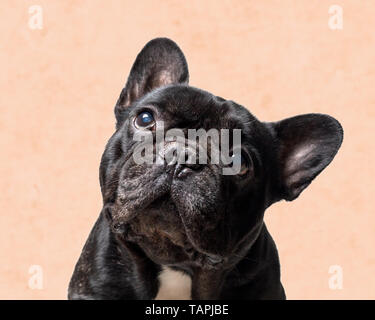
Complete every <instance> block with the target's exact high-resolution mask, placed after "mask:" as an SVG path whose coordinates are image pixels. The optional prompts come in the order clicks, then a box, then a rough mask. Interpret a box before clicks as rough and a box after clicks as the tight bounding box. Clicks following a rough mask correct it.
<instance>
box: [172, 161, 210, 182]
mask: <svg viewBox="0 0 375 320" xmlns="http://www.w3.org/2000/svg"><path fill="white" fill-rule="evenodd" d="M202 167H203V166H202V165H201V164H198V163H197V164H190V163H178V164H177V165H176V168H175V171H174V176H175V177H176V178H178V179H184V178H186V177H187V176H188V175H190V174H192V173H194V172H197V171H199V170H201V169H202Z"/></svg>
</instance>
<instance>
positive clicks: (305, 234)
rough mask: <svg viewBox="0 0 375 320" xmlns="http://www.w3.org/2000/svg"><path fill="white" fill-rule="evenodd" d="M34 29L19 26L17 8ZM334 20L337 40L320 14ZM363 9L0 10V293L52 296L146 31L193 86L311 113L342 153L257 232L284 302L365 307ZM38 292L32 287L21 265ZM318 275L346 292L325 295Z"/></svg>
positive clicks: (158, 4)
mask: <svg viewBox="0 0 375 320" xmlns="http://www.w3.org/2000/svg"><path fill="white" fill-rule="evenodd" d="M34 4H39V5H41V6H42V8H43V10H44V11H43V13H44V27H43V29H42V30H31V29H30V28H29V27H28V19H29V13H28V8H29V6H30V5H34ZM332 4H339V5H341V6H342V7H343V10H344V29H343V30H331V29H330V28H329V27H328V19H329V16H330V15H329V14H328V9H329V7H330V5H332ZM374 17H375V2H374V1H358V0H351V1H349V0H338V1H334V2H333V1H325V0H320V1H310V0H295V1H292V0H284V1H277V0H268V1H263V0H258V1H247V0H244V1H239V0H236V1H224V0H220V1H217V0H210V1H208V0H204V1H177V0H175V1H172V0H168V1H141V0H137V1H109V0H106V1H99V0H86V1H73V0H71V1H58V0H38V1H28V0H16V1H10V0H7V1H4V0H3V1H1V2H0V45H1V48H0V88H1V91H0V107H1V112H0V128H1V135H0V152H1V157H0V175H1V179H0V207H1V216H0V224H1V232H0V261H1V264H0V298H3V299H11V298H18V299H65V298H66V292H67V286H68V282H69V279H70V276H71V274H72V271H73V268H74V265H75V263H76V261H77V259H78V256H79V254H80V252H81V249H82V246H83V244H84V241H85V240H86V238H87V236H88V233H89V231H90V229H91V227H92V226H93V223H94V221H95V220H96V218H97V216H98V214H99V211H100V209H101V195H100V189H99V181H98V167H99V161H100V156H101V154H102V152H103V150H104V146H105V143H106V141H107V139H108V138H109V137H110V135H111V134H112V132H113V131H114V116H113V106H114V104H115V102H116V100H117V98H118V95H119V93H120V90H121V89H122V87H123V85H124V83H125V81H126V78H127V75H128V72H129V70H130V67H131V65H132V63H133V62H134V59H135V57H136V54H137V53H138V52H139V51H140V50H141V48H142V47H143V46H144V45H145V43H146V42H147V41H149V40H150V39H152V38H154V37H157V36H167V37H170V38H171V39H173V40H175V41H176V42H177V43H178V44H179V45H180V47H181V48H182V50H183V51H184V52H185V54H186V58H187V61H188V63H189V67H190V75H191V84H192V85H193V86H196V87H200V88H202V89H206V90H208V91H211V92H212V93H214V94H217V95H220V96H223V97H225V98H227V99H232V100H234V101H236V102H238V103H240V104H242V105H244V106H246V107H248V108H249V109H250V110H251V111H252V112H253V113H254V114H255V115H256V116H257V117H258V118H259V119H261V120H264V121H276V120H280V119H282V118H285V117H289V116H294V115H296V114H302V113H309V112H321V113H328V114H330V115H332V116H334V117H335V118H337V119H338V120H339V121H340V122H341V123H342V125H343V127H344V130H345V137H344V143H343V146H342V148H341V150H340V151H339V153H338V155H337V157H336V158H335V159H334V161H333V163H332V164H331V165H330V166H329V167H328V168H327V169H326V170H325V171H324V172H323V173H322V174H321V175H320V176H319V177H318V178H317V179H316V180H315V181H314V182H313V184H312V185H311V186H310V187H309V188H308V189H307V190H306V191H305V192H304V193H303V194H302V195H301V197H300V198H299V199H297V200H296V201H294V202H291V203H286V202H281V203H278V204H275V205H274V206H273V207H272V208H270V209H269V210H268V212H267V214H266V222H267V224H268V227H269V230H270V232H271V234H272V235H273V237H274V239H275V241H276V243H277V245H278V248H279V253H280V259H281V266H282V281H283V284H284V286H285V290H286V294H287V297H288V298H289V299H316V298H318V299H342V298H347V299H350V298H353V299H359V298H363V299H369V298H372V299H374V298H375V277H374V272H375V250H374V243H375V213H374V205H373V202H374V196H373V191H374V187H373V181H374V166H373V163H374V159H375V148H374V147H375V146H374V137H373V132H374V123H375V108H374V104H375V90H374V86H375V60H374V58H375V32H374V30H375V19H374ZM34 264H37V265H40V266H41V267H42V268H43V273H44V284H43V285H44V288H43V289H42V290H37V289H34V290H33V289H30V288H29V286H28V281H29V277H30V276H31V275H30V274H29V273H28V270H29V267H30V265H34ZM331 265H340V266H341V267H342V268H343V289H342V290H331V289H330V288H329V286H328V280H329V277H330V276H331V274H329V273H328V269H329V267H330V266H331Z"/></svg>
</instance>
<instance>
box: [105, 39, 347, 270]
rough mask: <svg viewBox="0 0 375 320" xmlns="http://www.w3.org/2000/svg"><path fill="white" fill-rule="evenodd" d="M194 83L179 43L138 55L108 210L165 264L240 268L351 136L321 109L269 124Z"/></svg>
mask: <svg viewBox="0 0 375 320" xmlns="http://www.w3.org/2000/svg"><path fill="white" fill-rule="evenodd" d="M188 79H189V73H188V67H187V63H186V60H185V57H184V55H183V53H182V52H181V50H180V49H179V48H178V46H177V45H176V44H175V43H174V42H173V41H171V40H168V39H164V38H159V39H155V40H152V41H150V42H149V43H148V44H147V45H146V46H145V47H144V48H143V50H142V51H141V52H140V53H139V55H138V56H137V59H136V61H135V63H134V65H133V67H132V69H131V72H130V75H129V78H128V81H127V84H126V86H125V88H124V89H123V90H122V92H121V95H120V97H119V99H118V101H117V104H116V107H115V115H116V121H117V125H116V132H115V133H114V135H113V136H112V137H111V139H110V140H109V142H108V144H107V147H106V149H105V152H104V154H103V158H102V162H101V166H100V183H101V189H102V194H103V200H104V209H103V210H104V211H105V214H106V217H107V218H108V219H109V222H110V224H111V226H112V228H113V232H115V233H118V234H119V235H120V236H122V237H123V238H124V239H126V240H127V241H133V242H136V243H137V244H138V245H139V246H140V247H142V249H143V250H144V251H145V252H146V253H147V255H148V256H149V257H150V258H151V259H153V260H154V261H155V262H157V263H161V264H170V265H173V264H182V263H191V264H198V265H200V266H203V267H206V266H207V267H208V266H209V267H214V266H215V265H220V264H231V263H233V262H234V261H236V260H237V259H239V258H240V257H241V256H242V254H243V253H244V252H245V251H246V250H248V248H249V247H250V246H251V244H252V243H253V242H254V241H255V240H256V238H257V236H258V234H259V232H260V230H261V228H262V224H263V214H264V211H265V209H266V208H267V207H268V206H270V205H271V204H272V203H274V202H276V201H278V200H281V199H285V200H294V199H295V198H297V197H298V196H299V194H300V193H301V192H302V191H303V190H304V189H305V188H306V187H307V186H308V185H309V184H310V183H311V181H312V180H313V179H314V178H315V177H316V176H317V175H318V174H319V173H320V172H321V171H322V170H323V169H324V168H325V167H326V166H327V165H328V164H329V163H330V162H331V161H332V159H333V157H334V156H335V154H336V152H337V150H338V149H339V147H340V145H341V141H342V135H343V132H342V128H341V126H340V124H339V123H338V122H337V121H336V120H335V119H333V118H332V117H330V116H327V115H322V114H307V115H301V116H297V117H293V118H289V119H285V120H282V121H280V122H274V123H265V122H260V121H259V120H258V119H256V118H255V117H254V116H253V115H252V114H251V113H250V112H249V111H248V110H247V109H245V108H244V107H242V106H240V105H238V104H236V103H235V102H233V101H230V100H225V99H222V98H220V97H217V96H215V95H213V94H211V93H208V92H206V91H202V90H200V89H197V88H194V87H191V86H189V85H188ZM171 132H172V134H170V133H171ZM191 132H193V133H203V135H198V136H197V135H196V136H194V135H192V136H191V135H190V133H191ZM223 133H226V134H227V139H225V137H226V136H225V134H223ZM181 134H182V140H181ZM139 137H142V139H139ZM160 137H162V138H160ZM184 137H185V139H183V138H184ZM202 137H203V139H200V138H202ZM207 137H208V138H207ZM236 139H237V140H236ZM224 142H225V143H224ZM224 144H225V145H224ZM180 147H182V149H181V148H180ZM176 150H177V151H178V150H183V153H182V154H183V155H184V156H183V157H180V156H179V155H181V153H178V152H177V153H176ZM201 150H203V152H202V153H200V152H201ZM215 150H216V151H217V150H218V151H219V152H218V153H214V152H213V151H215ZM225 150H226V151H227V155H226V153H225V152H223V151H225ZM171 154H172V155H173V157H172V158H170V159H173V161H170V160H166V159H167V158H168V157H167V156H168V155H171ZM176 154H177V156H176ZM213 154H215V155H216V156H217V155H219V157H218V159H216V158H215V160H216V161H213V160H214V159H213V158H214V156H213ZM205 156H206V158H205ZM203 158H205V160H206V161H200V160H202V159H203ZM191 159H194V160H195V161H190V160H191ZM140 160H141V161H140ZM228 160H229V161H228ZM230 168H232V170H229V169H230ZM233 168H235V170H234V169H233ZM225 170H227V171H225Z"/></svg>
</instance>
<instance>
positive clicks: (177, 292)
mask: <svg viewBox="0 0 375 320" xmlns="http://www.w3.org/2000/svg"><path fill="white" fill-rule="evenodd" d="M159 281H160V288H159V292H158V294H157V295H156V298H155V300H191V279H190V277H189V276H188V275H186V274H184V273H182V272H179V271H174V270H172V269H170V268H168V267H163V271H162V272H161V273H160V275H159Z"/></svg>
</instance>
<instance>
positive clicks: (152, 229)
mask: <svg viewBox="0 0 375 320" xmlns="http://www.w3.org/2000/svg"><path fill="white" fill-rule="evenodd" d="M178 207H179V205H178V204H176V203H175V201H174V200H173V197H172V196H171V193H165V194H163V195H161V196H160V197H158V198H156V199H154V200H153V201H151V202H150V203H148V204H147V205H146V206H145V207H143V208H142V209H141V210H139V211H137V212H136V213H134V214H133V215H132V218H131V219H129V220H127V221H126V222H122V223H121V226H120V227H118V228H114V231H115V232H116V233H120V234H121V235H122V236H123V237H124V238H125V239H126V240H127V241H131V242H134V243H136V244H137V245H139V246H141V247H142V249H143V250H144V251H145V252H146V254H147V255H148V256H149V258H151V260H153V261H154V262H156V263H159V264H163V265H175V266H178V265H181V264H186V263H188V264H192V265H196V266H200V267H203V268H211V269H212V268H219V267H220V266H221V265H222V264H223V263H224V262H225V258H223V257H222V256H221V255H218V254H217V253H208V252H207V251H205V250H202V249H201V248H200V246H199V244H198V245H197V243H194V242H192V241H191V239H190V236H189V230H187V229H186V226H185V224H184V222H183V219H182V218H181V213H180V212H179V209H178Z"/></svg>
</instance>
